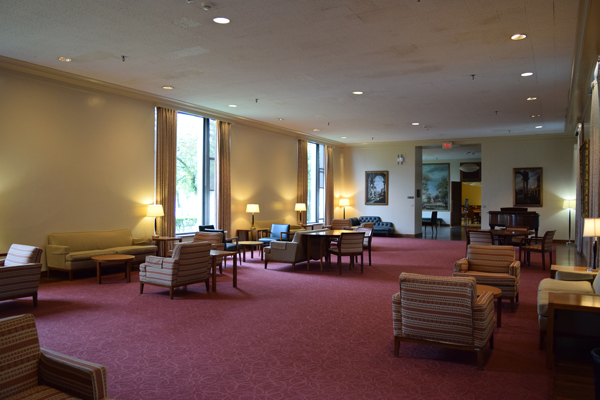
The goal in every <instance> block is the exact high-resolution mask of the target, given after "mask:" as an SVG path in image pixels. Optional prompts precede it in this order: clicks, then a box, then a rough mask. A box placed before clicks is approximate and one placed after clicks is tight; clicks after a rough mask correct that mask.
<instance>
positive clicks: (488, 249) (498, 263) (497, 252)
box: [467, 244, 515, 273]
mask: <svg viewBox="0 0 600 400" xmlns="http://www.w3.org/2000/svg"><path fill="white" fill-rule="evenodd" d="M467 260H469V270H470V271H479V272H492V273H507V271H508V267H509V266H510V265H511V264H512V263H513V262H514V261H515V248H514V247H513V246H482V245H475V244H470V245H469V247H467Z"/></svg>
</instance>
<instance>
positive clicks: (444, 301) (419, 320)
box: [392, 272, 495, 369]
mask: <svg viewBox="0 0 600 400" xmlns="http://www.w3.org/2000/svg"><path fill="white" fill-rule="evenodd" d="M405 310H406V311H405ZM392 314H393V324H394V357H398V355H399V351H400V342H403V341H404V342H412V343H418V344H427V345H435V346H442V347H449V348H453V349H461V350H470V351H474V352H476V353H477V366H478V368H479V369H483V348H484V346H485V345H486V344H487V343H488V342H489V344H490V348H493V347H494V326H495V317H494V296H493V294H492V293H491V292H484V293H483V294H482V295H481V296H479V297H477V285H476V282H475V279H474V278H471V277H465V278H452V277H440V276H427V275H419V274H408V273H406V272H403V273H402V274H400V291H399V292H398V293H396V294H395V295H394V296H392Z"/></svg>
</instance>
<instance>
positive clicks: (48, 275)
mask: <svg viewBox="0 0 600 400" xmlns="http://www.w3.org/2000/svg"><path fill="white" fill-rule="evenodd" d="M46 278H50V268H48V270H47V271H46Z"/></svg>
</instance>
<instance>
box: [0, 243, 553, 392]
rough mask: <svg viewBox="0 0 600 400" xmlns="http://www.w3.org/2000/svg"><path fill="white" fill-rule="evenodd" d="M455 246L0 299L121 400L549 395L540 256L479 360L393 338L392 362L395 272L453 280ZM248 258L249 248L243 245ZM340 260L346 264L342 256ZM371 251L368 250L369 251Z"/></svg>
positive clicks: (0, 312) (107, 282)
mask: <svg viewBox="0 0 600 400" xmlns="http://www.w3.org/2000/svg"><path fill="white" fill-rule="evenodd" d="M464 254H465V244H464V242H457V241H430V240H419V239H404V238H374V240H373V266H371V267H369V266H368V265H366V266H365V271H364V274H362V275H361V274H360V268H355V269H353V270H348V269H347V264H345V267H344V273H343V275H342V276H339V275H338V273H337V269H336V268H334V267H333V266H332V268H331V269H329V270H325V271H320V270H319V268H318V263H312V265H311V270H310V271H307V270H306V264H305V263H299V264H298V265H297V266H296V271H292V268H291V265H286V264H277V263H270V264H269V269H267V270H265V269H264V264H263V263H262V262H261V261H260V258H259V257H258V254H257V253H255V254H254V255H255V258H254V259H250V258H247V262H245V263H243V265H242V266H240V267H239V271H238V288H237V289H236V288H233V287H232V277H231V268H226V269H225V270H224V274H223V275H222V276H218V279H217V282H218V284H217V292H216V293H213V292H210V293H206V290H205V287H204V284H199V285H193V286H190V287H189V288H188V290H187V291H183V290H176V292H175V298H174V300H169V296H168V290H163V289H162V288H158V287H153V286H146V287H145V288H144V292H145V293H144V294H143V295H140V294H139V283H138V282H139V279H138V275H137V272H134V273H133V274H132V282H131V283H129V284H128V283H126V281H125V279H124V277H123V273H122V272H118V273H117V272H116V271H115V273H114V274H110V275H106V276H103V279H102V285H98V284H97V283H96V278H95V277H89V278H81V277H80V278H77V275H76V279H75V280H73V281H58V282H51V283H46V284H43V285H41V286H40V289H39V305H38V307H37V308H35V309H34V308H33V307H32V303H31V298H29V299H22V300H15V301H3V302H0V317H7V316H10V315H17V314H25V313H31V314H33V315H35V317H36V323H37V327H38V331H39V335H40V341H41V344H42V347H45V348H48V349H51V350H55V351H59V352H62V353H65V354H67V355H71V356H75V357H79V358H81V359H84V360H88V361H92V362H96V363H99V364H102V365H105V366H106V367H107V370H108V394H109V396H111V397H114V398H116V399H121V400H128V399H131V400H133V399H248V400H250V399H281V400H284V399H285V400H289V399H396V398H402V399H434V398H435V399H463V400H465V399H481V398H485V399H548V398H549V397H550V395H551V372H550V371H549V370H547V369H546V367H545V353H544V352H542V351H540V350H539V349H538V335H539V331H538V324H537V312H536V292H537V286H538V283H539V281H540V280H541V279H543V278H546V277H549V272H548V271H542V269H541V261H540V260H541V259H539V258H535V255H532V266H527V267H523V268H522V272H521V294H520V303H519V304H518V305H517V306H516V307H515V309H514V310H512V309H511V308H510V304H509V302H508V301H504V302H503V312H502V327H501V328H496V331H495V335H494V337H495V343H494V344H495V346H494V349H489V348H488V349H486V355H485V359H486V361H485V367H484V368H485V369H484V371H479V370H477V366H476V365H477V362H476V355H475V353H473V352H465V351H460V350H452V349H445V348H441V347H436V346H423V345H416V344H407V343H404V344H402V346H401V348H400V357H399V358H394V357H393V354H392V353H393V332H392V301H391V298H392V295H393V294H394V293H396V292H397V291H398V276H399V274H400V273H401V272H404V271H406V272H415V273H422V274H428V275H441V276H449V275H451V274H452V270H453V265H454V261H456V260H458V259H459V258H461V257H463V256H464ZM248 256H249V253H248ZM345 260H347V259H345ZM367 260H368V258H367Z"/></svg>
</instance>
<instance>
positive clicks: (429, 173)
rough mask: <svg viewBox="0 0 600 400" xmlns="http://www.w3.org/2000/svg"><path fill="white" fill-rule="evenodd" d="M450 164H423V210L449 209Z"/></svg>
mask: <svg viewBox="0 0 600 400" xmlns="http://www.w3.org/2000/svg"><path fill="white" fill-rule="evenodd" d="M449 181H450V164H423V194H422V196H423V201H422V205H423V210H426V211H449V204H450V190H448V189H449V186H448V185H449V184H448V182H449Z"/></svg>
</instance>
